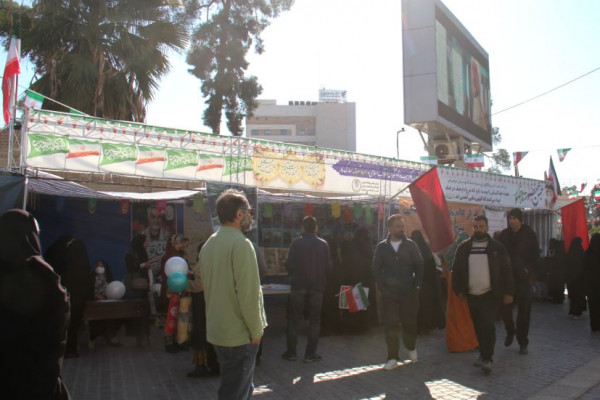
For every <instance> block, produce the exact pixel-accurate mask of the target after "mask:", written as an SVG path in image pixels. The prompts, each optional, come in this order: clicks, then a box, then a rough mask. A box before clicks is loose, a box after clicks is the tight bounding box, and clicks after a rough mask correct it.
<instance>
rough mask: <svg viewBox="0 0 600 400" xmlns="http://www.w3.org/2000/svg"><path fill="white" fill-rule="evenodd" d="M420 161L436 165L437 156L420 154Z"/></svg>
mask: <svg viewBox="0 0 600 400" xmlns="http://www.w3.org/2000/svg"><path fill="white" fill-rule="evenodd" d="M421 162H422V163H423V164H429V165H437V164H438V158H437V157H436V156H422V157H421Z"/></svg>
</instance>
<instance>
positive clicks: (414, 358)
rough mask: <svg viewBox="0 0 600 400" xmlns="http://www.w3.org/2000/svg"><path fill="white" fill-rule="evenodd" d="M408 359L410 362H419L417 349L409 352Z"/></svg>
mask: <svg viewBox="0 0 600 400" xmlns="http://www.w3.org/2000/svg"><path fill="white" fill-rule="evenodd" d="M408 358H409V359H410V361H412V362H416V361H417V349H414V350H408Z"/></svg>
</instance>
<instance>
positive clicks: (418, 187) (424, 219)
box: [408, 167, 454, 253]
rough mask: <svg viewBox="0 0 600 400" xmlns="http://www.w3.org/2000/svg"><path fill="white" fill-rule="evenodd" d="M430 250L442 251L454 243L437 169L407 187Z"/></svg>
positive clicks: (431, 170)
mask: <svg viewBox="0 0 600 400" xmlns="http://www.w3.org/2000/svg"><path fill="white" fill-rule="evenodd" d="M408 189H409V190H410V195H411V196H412V199H413V203H415V208H416V209H417V214H419V219H420V220H421V224H422V225H423V229H424V230H425V233H426V234H427V237H428V238H429V242H430V244H431V250H433V252H434V253H435V252H436V251H439V250H442V249H444V248H446V247H448V246H450V245H451V244H452V243H453V242H454V231H453V230H452V223H451V222H450V212H449V211H448V204H446V197H445V196H444V192H443V190H442V185H441V184H440V179H439V177H438V173H437V168H436V167H434V168H432V169H430V170H429V171H428V172H426V173H425V174H423V175H421V176H420V177H419V178H418V179H417V180H416V181H414V182H413V183H411V184H410V185H409V186H408Z"/></svg>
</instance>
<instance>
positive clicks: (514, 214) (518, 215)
mask: <svg viewBox="0 0 600 400" xmlns="http://www.w3.org/2000/svg"><path fill="white" fill-rule="evenodd" d="M508 217H509V218H510V217H515V218H516V219H518V220H519V221H521V222H523V211H521V209H520V208H513V209H512V210H510V211H509V212H508Z"/></svg>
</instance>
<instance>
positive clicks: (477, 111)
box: [402, 0, 492, 151]
mask: <svg viewBox="0 0 600 400" xmlns="http://www.w3.org/2000/svg"><path fill="white" fill-rule="evenodd" d="M402 46H403V47H402V48H403V67H404V71H403V75H404V121H405V123H406V124H409V125H411V126H413V127H415V128H417V129H419V130H421V131H424V132H426V133H427V134H429V136H430V138H434V139H435V138H447V137H451V138H458V137H460V136H462V137H464V138H465V139H466V140H467V141H472V142H477V143H479V144H480V145H481V147H482V150H484V151H489V150H491V149H492V144H491V131H492V124H491V117H490V107H491V106H490V72H489V61H488V56H487V53H486V52H485V50H484V49H483V48H482V47H481V46H480V45H479V44H478V43H477V41H476V40H475V39H474V38H473V36H471V34H470V33H469V32H468V31H467V30H466V28H465V27H464V26H463V25H462V24H461V23H460V21H458V19H457V18H456V17H455V16H454V15H453V14H452V13H451V12H450V10H448V8H446V6H445V5H444V4H443V3H442V2H441V1H440V0H402Z"/></svg>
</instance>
